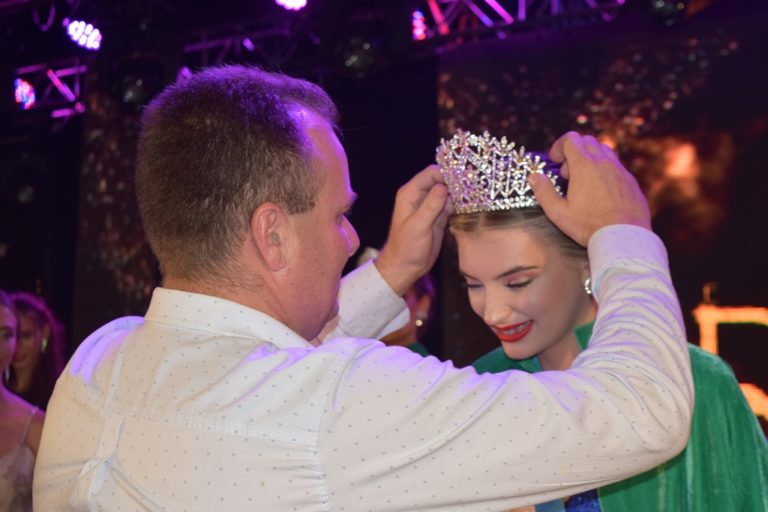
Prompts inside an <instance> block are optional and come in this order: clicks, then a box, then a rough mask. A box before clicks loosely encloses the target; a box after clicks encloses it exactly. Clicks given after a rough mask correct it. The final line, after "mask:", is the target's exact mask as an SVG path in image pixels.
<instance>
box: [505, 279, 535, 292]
mask: <svg viewBox="0 0 768 512" xmlns="http://www.w3.org/2000/svg"><path fill="white" fill-rule="evenodd" d="M532 281H533V279H527V280H525V281H517V282H511V283H505V284H504V286H506V287H507V288H512V289H513V290H516V289H520V288H525V287H526V286H528V285H529V284H531V282H532Z"/></svg>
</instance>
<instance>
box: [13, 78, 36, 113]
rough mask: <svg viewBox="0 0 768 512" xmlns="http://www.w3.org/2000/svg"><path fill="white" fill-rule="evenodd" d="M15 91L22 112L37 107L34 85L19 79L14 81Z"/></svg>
mask: <svg viewBox="0 0 768 512" xmlns="http://www.w3.org/2000/svg"><path fill="white" fill-rule="evenodd" d="M13 89H14V95H15V96H16V103H18V104H19V105H21V108H22V110H29V109H30V108H32V107H34V106H35V101H36V98H35V88H34V87H32V84H30V83H29V82H27V81H26V80H24V79H23V78H17V79H16V80H14V81H13Z"/></svg>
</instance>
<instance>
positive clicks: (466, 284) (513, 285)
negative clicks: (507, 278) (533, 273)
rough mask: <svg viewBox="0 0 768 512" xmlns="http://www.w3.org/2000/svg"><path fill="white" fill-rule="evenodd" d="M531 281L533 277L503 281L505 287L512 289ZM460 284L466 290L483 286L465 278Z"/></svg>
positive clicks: (526, 284)
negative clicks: (523, 279)
mask: <svg viewBox="0 0 768 512" xmlns="http://www.w3.org/2000/svg"><path fill="white" fill-rule="evenodd" d="M532 281H533V279H526V280H525V281H513V282H509V283H504V286H505V287H506V288H510V289H513V290H519V289H521V288H525V287H526V286H528V285H529V284H531V282H532ZM461 285H462V286H463V287H464V288H466V289H467V290H477V289H480V288H482V287H483V285H482V284H480V283H477V282H473V281H467V280H464V281H462V283H461Z"/></svg>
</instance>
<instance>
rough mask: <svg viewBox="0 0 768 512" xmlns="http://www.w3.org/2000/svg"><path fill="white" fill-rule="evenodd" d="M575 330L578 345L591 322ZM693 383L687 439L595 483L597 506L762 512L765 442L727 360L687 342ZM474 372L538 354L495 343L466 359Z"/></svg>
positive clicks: (529, 364)
mask: <svg viewBox="0 0 768 512" xmlns="http://www.w3.org/2000/svg"><path fill="white" fill-rule="evenodd" d="M575 334H576V337H577V339H578V340H579V343H580V344H581V346H582V349H584V348H586V346H587V342H588V341H589V338H590V336H591V335H592V324H587V325H584V326H580V327H578V328H577V329H576V330H575ZM688 348H689V352H690V355H691V367H692V369H693V382H694V388H695V390H696V398H695V402H694V412H693V420H692V424H691V437H690V440H689V441H688V446H687V447H686V449H685V450H683V452H682V453H680V454H679V455H678V456H677V457H675V458H673V459H672V460H670V461H668V462H665V463H664V464H662V465H660V466H657V467H655V468H653V469H651V470H649V471H646V472H645V473H642V474H640V475H637V476H634V477H632V478H629V479H627V480H623V481H621V482H617V483H615V484H612V485H608V486H606V487H602V488H600V489H599V490H598V494H599V497H600V508H601V510H602V512H620V511H638V512H646V511H670V512H677V511H694V512H704V511H712V512H716V511H717V512H720V511H725V512H742V511H744V512H768V445H766V438H765V436H764V435H763V432H762V430H761V428H760V424H759V423H758V422H757V418H756V417H755V415H754V414H753V413H752V410H751V409H750V407H749V404H748V403H747V400H746V399H745V398H744V395H743V394H742V392H741V389H740V388H739V383H738V382H737V381H736V377H735V376H734V375H733V371H732V370H731V368H730V367H729V366H728V364H727V363H726V362H725V361H723V360H722V359H720V358H719V357H717V356H715V355H713V354H710V353H709V352H705V351H704V350H702V349H700V348H699V347H697V346H695V345H690V344H689V346H688ZM473 366H474V367H475V369H476V370H477V371H478V373H486V372H488V373H498V372H502V371H506V370H523V371H526V372H529V373H535V372H538V371H541V365H540V364H539V361H538V359H537V358H535V357H532V358H529V359H523V360H519V361H516V360H513V359H509V358H508V357H507V356H506V354H504V351H503V350H502V348H501V347H499V348H498V349H496V350H493V351H491V352H489V353H488V354H486V355H484V356H483V357H481V358H480V359H478V360H477V361H475V363H474V364H473Z"/></svg>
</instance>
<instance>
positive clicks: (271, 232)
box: [250, 203, 289, 271]
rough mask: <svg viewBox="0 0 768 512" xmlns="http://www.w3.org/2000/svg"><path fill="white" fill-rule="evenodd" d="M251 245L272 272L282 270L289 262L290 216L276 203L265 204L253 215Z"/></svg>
mask: <svg viewBox="0 0 768 512" xmlns="http://www.w3.org/2000/svg"><path fill="white" fill-rule="evenodd" d="M250 227H251V230H250V235H251V243H252V244H253V246H254V248H255V250H256V251H257V252H258V254H259V256H260V257H261V260H262V261H263V262H264V264H265V265H266V266H267V268H268V269H269V270H271V271H278V270H282V269H283V268H284V267H285V265H286V263H287V261H288V253H287V251H288V246H287V245H286V242H287V241H288V237H287V235H288V229H289V222H288V215H287V214H286V213H285V210H283V208H282V207H280V205H278V204H276V203H263V204H261V205H260V206H259V207H258V208H256V210H254V212H253V215H251V226H250Z"/></svg>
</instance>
